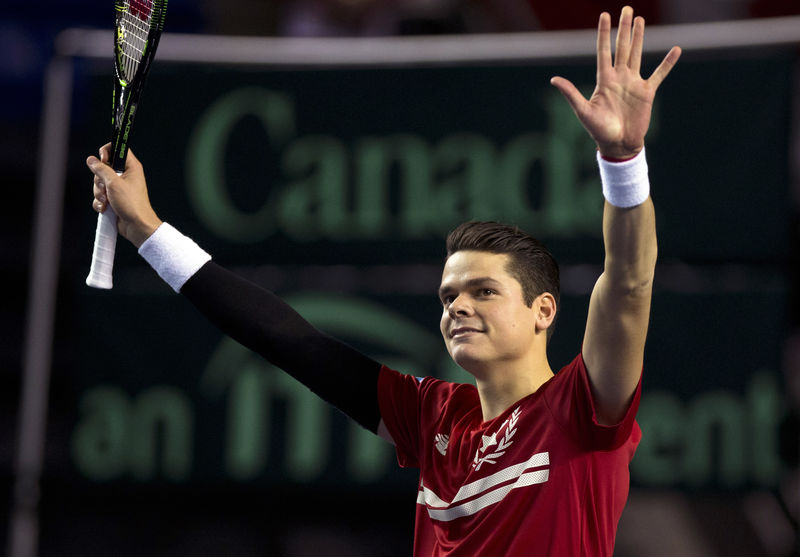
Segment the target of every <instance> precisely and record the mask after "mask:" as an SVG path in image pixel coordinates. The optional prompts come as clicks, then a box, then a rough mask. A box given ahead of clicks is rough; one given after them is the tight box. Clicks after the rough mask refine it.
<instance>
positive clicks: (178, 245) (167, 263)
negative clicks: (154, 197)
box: [139, 222, 211, 292]
mask: <svg viewBox="0 0 800 557" xmlns="http://www.w3.org/2000/svg"><path fill="white" fill-rule="evenodd" d="M139 255H141V256H142V257H144V259H145V261H147V262H148V263H149V264H150V266H151V267H152V268H153V269H155V271H156V273H158V276H160V277H161V278H162V279H164V282H166V283H167V284H169V285H170V286H171V287H172V289H173V290H174V291H175V292H180V289H181V287H182V286H183V284H184V283H185V282H186V281H187V280H189V279H190V278H191V276H192V275H194V274H195V273H196V272H197V271H198V270H199V269H200V267H202V266H203V265H205V264H206V262H208V261H209V260H210V259H211V256H210V255H209V254H208V253H206V252H205V251H204V250H203V249H202V248H201V247H200V246H198V245H197V244H196V243H194V241H193V240H192V239H191V238H189V237H188V236H184V235H183V234H181V233H180V232H178V231H177V230H176V229H175V228H173V227H172V226H171V225H170V224H167V223H166V222H165V223H162V224H161V226H159V227H158V228H157V229H156V231H155V232H153V234H152V235H151V236H150V237H149V238H148V239H147V240H145V241H144V243H142V245H141V246H139Z"/></svg>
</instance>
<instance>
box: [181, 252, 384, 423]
mask: <svg viewBox="0 0 800 557" xmlns="http://www.w3.org/2000/svg"><path fill="white" fill-rule="evenodd" d="M181 294H183V295H184V296H186V297H187V298H188V299H189V300H190V301H191V302H192V304H194V305H195V307H197V308H198V309H199V310H200V312H201V313H203V314H204V315H205V316H206V317H207V318H208V319H209V321H211V323H213V324H214V325H216V326H217V327H218V328H219V329H221V330H222V332H224V333H225V334H227V335H228V336H230V337H231V338H233V339H234V340H236V341H238V342H240V343H241V344H243V345H244V346H246V347H247V348H249V349H251V350H253V351H254V352H257V353H258V354H261V355H262V356H263V357H264V358H266V359H267V360H268V361H269V362H271V363H272V364H274V365H276V366H278V367H279V368H281V369H283V370H284V371H286V372H287V373H289V374H290V375H292V376H293V377H294V378H296V379H297V380H298V381H300V382H301V383H303V384H304V385H306V386H307V387H308V388H309V389H311V390H312V391H313V392H314V393H316V394H317V395H319V396H320V397H321V398H322V399H324V400H326V401H327V402H329V403H331V404H333V405H334V406H336V407H337V408H338V409H339V410H341V411H342V412H344V413H345V414H347V415H348V416H350V417H351V418H353V419H354V420H355V421H357V422H358V423H359V424H361V425H362V426H364V427H365V428H367V429H369V430H370V431H372V432H377V430H378V423H379V422H380V410H379V408H378V373H379V371H380V367H381V366H380V364H379V363H377V362H376V361H374V360H372V359H370V358H368V357H367V356H365V355H363V354H361V353H360V352H358V351H357V350H355V349H353V348H351V347H350V346H347V345H346V344H344V343H342V342H340V341H338V340H336V339H334V338H332V337H330V336H328V335H326V334H324V333H322V332H320V331H319V330H317V329H315V328H314V327H313V326H312V325H311V324H310V323H309V322H308V321H306V320H305V319H303V318H302V317H301V316H300V315H299V314H298V313H297V312H296V311H294V310H293V309H292V308H291V307H289V305H288V304H286V302H284V301H283V300H281V299H280V298H279V297H278V296H276V295H275V294H273V293H272V292H270V291H268V290H265V289H263V288H261V287H259V286H257V285H255V284H253V283H251V282H249V281H247V280H245V279H243V278H242V277H240V276H238V275H236V274H235V273H232V272H231V271H228V270H227V269H224V268H223V267H221V266H219V265H217V264H216V263H214V262H213V261H209V262H208V263H206V264H205V265H204V266H203V267H202V268H201V269H200V270H199V271H197V273H195V274H194V275H193V276H192V277H191V278H190V279H189V280H188V281H186V283H185V284H184V285H183V287H182V288H181Z"/></svg>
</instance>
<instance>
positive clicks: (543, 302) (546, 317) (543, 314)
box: [533, 292, 558, 331]
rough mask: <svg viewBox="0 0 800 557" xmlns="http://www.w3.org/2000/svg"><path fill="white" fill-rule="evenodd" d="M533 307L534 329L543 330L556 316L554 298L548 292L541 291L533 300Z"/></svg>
mask: <svg viewBox="0 0 800 557" xmlns="http://www.w3.org/2000/svg"><path fill="white" fill-rule="evenodd" d="M533 309H534V310H535V311H536V330H537V331H544V330H546V329H548V328H549V327H550V325H551V324H552V323H553V321H554V320H555V318H556V311H557V310H558V308H557V307H556V299H555V297H554V296H553V295H552V294H550V293H549V292H543V293H542V294H539V296H537V297H536V299H535V300H534V301H533Z"/></svg>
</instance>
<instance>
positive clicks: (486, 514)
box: [378, 355, 641, 557]
mask: <svg viewBox="0 0 800 557" xmlns="http://www.w3.org/2000/svg"><path fill="white" fill-rule="evenodd" d="M640 393H641V384H640V385H639V386H638V387H637V389H636V394H635V395H634V398H633V401H632V402H631V405H630V407H629V408H628V411H627V414H626V416H625V417H624V419H623V420H622V421H621V422H620V423H619V424H617V425H615V426H603V425H600V424H598V423H597V419H596V416H595V412H594V404H593V401H592V395H591V391H590V387H589V380H588V375H587V372H586V366H585V364H584V362H583V358H582V357H581V356H580V355H579V356H577V357H576V358H575V359H574V360H573V361H572V362H571V363H570V364H568V365H567V366H565V367H564V368H563V369H561V370H560V371H559V372H558V373H557V374H556V375H555V376H553V378H551V379H550V380H549V381H547V382H546V383H545V384H544V385H542V386H541V387H540V388H539V390H537V391H536V392H535V393H533V394H531V395H528V396H527V397H525V398H523V399H522V400H520V401H519V402H517V403H516V404H513V405H512V406H511V407H510V408H508V409H507V410H506V411H505V412H503V413H502V414H501V415H499V416H498V417H496V418H494V419H492V420H489V421H487V422H484V421H483V418H482V413H481V406H480V401H479V398H478V391H477V389H476V388H475V386H473V385H465V384H454V383H448V382H445V381H440V380H438V379H433V378H429V377H428V378H424V379H421V380H420V379H417V378H415V377H412V376H409V375H403V374H401V373H398V372H396V371H394V370H391V369H389V368H386V367H384V368H383V369H382V370H381V374H380V378H379V381H378V396H379V403H380V410H381V416H382V418H383V421H384V423H385V425H386V427H387V428H388V430H389V433H391V435H392V438H393V439H394V441H395V444H396V450H397V457H398V461H399V463H400V465H401V466H404V467H417V468H419V469H420V480H419V491H418V493H417V511H416V527H415V536H414V555H415V556H416V557H440V556H448V557H458V556H464V557H476V556H490V557H495V556H496V557H500V556H503V557H515V556H525V557H537V556H541V557H553V556H558V557H562V556H563V557H571V556H575V557H577V556H581V557H584V556H586V557H601V556H603V557H606V556H607V557H610V556H611V555H612V553H613V550H614V536H615V533H616V529H617V523H618V522H619V518H620V515H621V514H622V509H623V507H624V506H625V501H626V499H627V497H628V486H629V473H628V465H629V464H630V461H631V459H632V458H633V454H634V452H635V450H636V446H637V445H638V443H639V440H640V439H641V430H640V429H639V426H638V424H637V423H636V421H635V416H636V410H637V409H638V406H639V398H640Z"/></svg>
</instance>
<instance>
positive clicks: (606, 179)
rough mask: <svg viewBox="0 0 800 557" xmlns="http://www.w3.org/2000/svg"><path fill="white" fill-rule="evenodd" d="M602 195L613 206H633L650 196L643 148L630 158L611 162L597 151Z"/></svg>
mask: <svg viewBox="0 0 800 557" xmlns="http://www.w3.org/2000/svg"><path fill="white" fill-rule="evenodd" d="M597 163H598V165H599V166H600V180H601V181H602V182H603V197H605V198H606V201H608V202H609V203H611V204H612V205H613V206H614V207H621V208H625V207H635V206H636V205H641V204H642V203H644V202H645V201H646V200H647V198H648V197H649V196H650V179H649V178H648V176H647V159H646V158H645V154H644V148H642V150H641V152H640V153H639V154H638V155H636V156H635V157H633V158H632V159H630V160H627V161H623V162H611V161H607V160H605V159H604V158H603V157H602V156H600V152H599V151H598V153H597Z"/></svg>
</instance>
